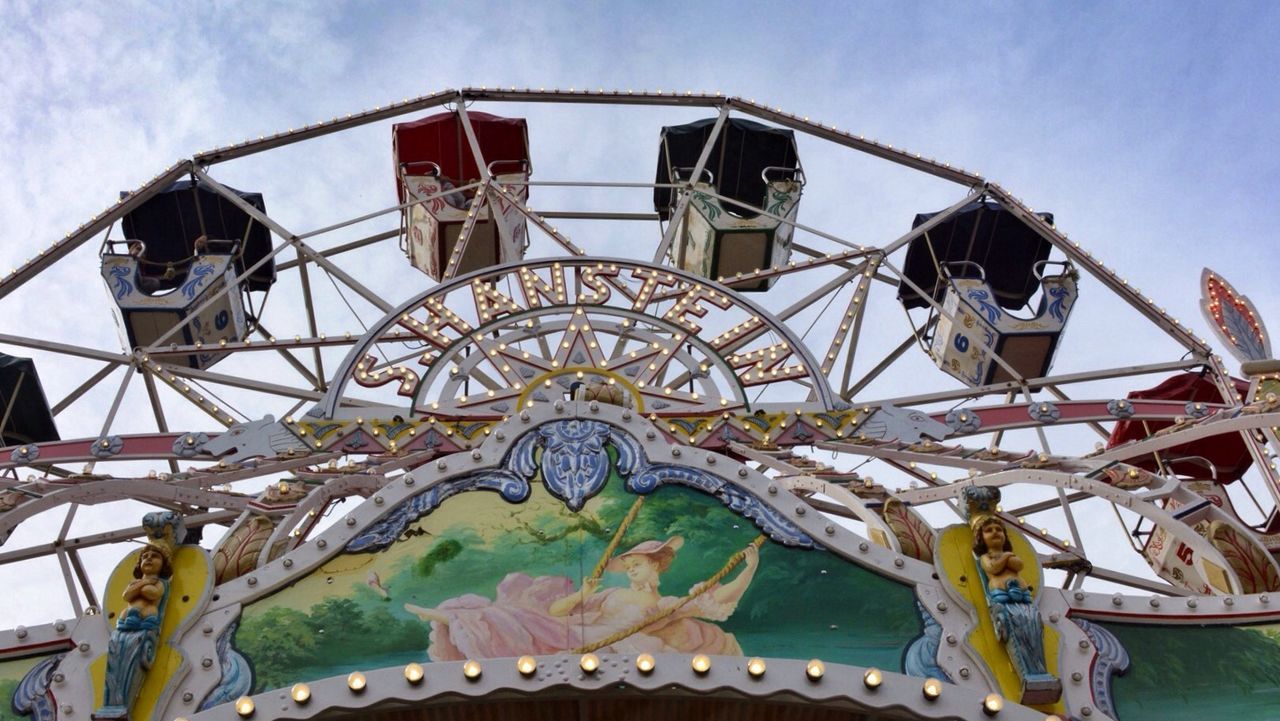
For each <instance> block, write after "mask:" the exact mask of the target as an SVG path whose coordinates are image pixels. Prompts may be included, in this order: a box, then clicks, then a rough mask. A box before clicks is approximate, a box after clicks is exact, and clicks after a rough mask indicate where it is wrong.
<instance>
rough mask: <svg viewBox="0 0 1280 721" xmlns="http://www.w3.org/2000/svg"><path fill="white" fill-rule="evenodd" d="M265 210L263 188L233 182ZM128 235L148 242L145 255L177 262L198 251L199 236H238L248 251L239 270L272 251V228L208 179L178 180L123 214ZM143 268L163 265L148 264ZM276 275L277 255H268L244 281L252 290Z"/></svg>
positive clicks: (239, 260) (244, 196)
mask: <svg viewBox="0 0 1280 721" xmlns="http://www.w3.org/2000/svg"><path fill="white" fill-rule="evenodd" d="M228 190H231V191H232V192H233V193H235V194H236V195H238V196H240V197H241V198H242V199H244V200H245V201H246V202H248V203H249V204H250V205H252V206H253V207H255V208H257V209H258V210H260V211H262V212H264V213H265V212H266V204H265V202H264V201H263V199H262V194H261V193H248V192H242V191H239V190H236V189H234V188H228ZM123 226H124V234H125V237H126V238H129V239H137V240H141V241H142V242H143V243H145V244H146V246H147V252H146V255H145V259H146V260H148V261H151V262H152V263H176V262H178V261H181V260H185V259H187V258H190V257H191V256H192V255H194V254H195V242H196V239H197V238H199V237H200V236H202V235H203V236H205V237H206V238H208V239H209V240H239V241H241V247H242V248H243V252H242V253H241V255H240V257H238V258H237V259H236V271H237V272H243V271H244V269H245V268H248V267H249V266H251V265H253V264H254V263H257V262H258V261H259V260H261V259H262V257H263V256H265V255H267V254H269V253H270V252H271V232H270V231H269V230H268V229H267V227H266V226H264V225H262V224H261V223H255V222H252V221H251V218H250V217H249V215H248V214H247V213H245V212H244V211H243V210H241V209H239V208H237V207H236V206H235V205H234V204H232V202H231V201H230V200H227V199H226V198H224V197H222V196H221V195H218V194H217V193H216V192H214V191H213V188H211V187H209V186H208V185H207V184H205V183H197V182H194V181H191V180H179V181H177V182H176V183H174V184H173V185H170V186H169V187H168V188H165V189H164V190H162V191H160V192H159V193H157V194H156V195H155V196H153V197H152V198H151V199H150V200H148V201H147V202H145V203H143V204H142V205H141V206H139V207H138V208H136V209H135V210H134V211H133V212H131V213H129V214H128V215H126V216H124V221H123ZM143 269H144V272H153V273H157V274H158V273H159V272H160V270H162V269H161V268H158V267H155V266H150V267H149V266H145V265H144V266H143ZM275 279H276V267H275V260H274V259H273V260H269V261H267V262H266V263H265V264H264V265H263V266H262V267H261V268H259V269H257V270H256V271H254V272H253V274H252V275H250V276H249V277H248V278H246V279H245V281H244V286H245V287H246V289H247V290H267V289H268V288H270V287H271V284H272V283H274V282H275Z"/></svg>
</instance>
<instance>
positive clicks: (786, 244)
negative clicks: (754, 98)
mask: <svg viewBox="0 0 1280 721" xmlns="http://www.w3.org/2000/svg"><path fill="white" fill-rule="evenodd" d="M715 127H716V120H714V119H709V120H699V121H697V122H693V123H688V124H686V125H673V126H668V127H664V128H663V129H662V140H661V143H660V145H659V149H658V170H657V174H656V176H655V178H654V182H655V184H656V185H658V186H659V187H656V188H654V191H653V207H654V210H656V211H657V213H658V215H659V217H660V218H662V219H663V220H672V215H673V214H674V212H675V210H676V207H677V206H678V205H679V201H680V198H681V195H680V194H681V193H682V192H686V191H683V190H681V189H679V188H671V187H661V186H664V185H679V184H682V183H688V182H690V180H691V179H692V182H693V189H692V191H687V192H692V196H691V198H690V202H689V203H688V206H687V210H686V211H685V214H684V216H683V217H681V218H677V219H675V221H676V222H679V223H680V224H681V227H680V229H679V231H678V232H677V235H676V239H675V241H674V243H673V245H672V248H671V249H670V251H669V252H670V254H671V257H672V259H673V260H674V262H675V264H676V265H677V266H679V267H680V268H683V269H685V270H688V271H691V272H694V273H698V274H700V275H703V276H705V277H708V278H712V279H722V280H724V282H726V283H728V284H730V285H731V286H732V287H733V288H734V289H735V290H740V291H742V290H746V291H752V290H768V289H769V288H770V287H772V285H773V282H774V280H775V278H776V277H775V276H770V277H767V278H762V279H759V280H757V281H754V282H751V281H748V282H743V283H738V284H734V283H733V278H734V277H736V276H739V275H742V274H745V273H751V272H753V271H756V270H759V269H763V268H769V267H771V266H779V265H782V264H785V263H786V262H787V261H788V260H789V259H790V257H791V235H792V231H793V227H794V226H793V223H794V222H795V217H796V211H797V209H798V206H799V202H800V193H801V190H802V189H803V187H804V172H803V170H802V169H801V167H800V158H799V154H798V153H797V151H796V142H795V135H794V133H792V132H791V131H790V130H783V129H780V128H771V127H769V126H767V125H762V124H760V123H756V122H752V121H750V120H741V119H738V118H728V119H726V120H725V122H724V125H723V126H722V127H721V129H720V132H719V134H718V135H717V136H716V137H715V138H714V141H713V142H712V147H711V153H710V155H709V156H708V159H707V163H706V165H705V166H704V169H703V171H702V172H701V173H700V174H699V177H697V178H691V176H692V174H693V170H694V168H695V167H697V164H698V158H699V157H700V156H701V155H702V150H703V148H704V147H705V146H706V144H707V143H708V142H709V141H712V140H713V139H712V132H713V131H715ZM712 193H714V195H712ZM716 195H718V196H722V197H723V198H725V199H727V200H723V201H722V200H721V199H719V198H717V197H715V196H716ZM740 204H741V205H740ZM744 206H745V207H744ZM760 210H764V211H765V213H761V212H759V211H760ZM784 221H785V222H784Z"/></svg>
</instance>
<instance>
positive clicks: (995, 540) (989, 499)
mask: <svg viewBox="0 0 1280 721" xmlns="http://www.w3.org/2000/svg"><path fill="white" fill-rule="evenodd" d="M964 498H965V502H966V506H967V510H968V516H969V528H970V530H971V531H972V538H973V556H974V560H975V561H977V565H978V571H979V573H978V575H979V577H980V578H981V579H982V581H983V591H984V592H985V593H986V596H987V608H988V610H989V612H990V614H991V622H992V625H993V626H994V627H995V632H996V638H997V639H998V640H999V641H1000V642H1001V643H1003V644H1004V646H1005V649H1006V650H1007V651H1008V652H1009V658H1010V660H1012V661H1013V666H1014V668H1015V669H1016V670H1017V672H1018V676H1019V678H1020V679H1021V680H1022V688H1023V692H1022V699H1021V700H1022V703H1030V704H1036V703H1051V702H1053V701H1056V700H1058V698H1059V697H1060V696H1061V694H1062V682H1061V681H1059V680H1058V679H1057V677H1055V676H1053V675H1052V674H1050V673H1049V672H1048V669H1047V668H1046V664H1045V657H1044V625H1043V623H1042V622H1041V621H1040V612H1039V610H1038V609H1037V608H1036V599H1035V595H1034V592H1035V589H1033V588H1032V587H1031V586H1029V585H1028V584H1026V583H1025V582H1024V580H1023V577H1022V575H1021V574H1022V571H1023V569H1024V568H1026V564H1027V563H1028V562H1030V563H1033V564H1034V563H1035V559H1034V558H1032V559H1024V558H1021V557H1020V556H1018V554H1017V553H1015V552H1014V550H1013V543H1012V542H1011V541H1010V538H1009V530H1008V529H1007V528H1005V525H1004V522H1003V521H1001V520H1000V517H999V516H998V515H996V513H997V508H998V505H997V504H998V503H999V500H1000V491H999V490H998V489H996V488H991V487H971V488H966V489H965V493H964Z"/></svg>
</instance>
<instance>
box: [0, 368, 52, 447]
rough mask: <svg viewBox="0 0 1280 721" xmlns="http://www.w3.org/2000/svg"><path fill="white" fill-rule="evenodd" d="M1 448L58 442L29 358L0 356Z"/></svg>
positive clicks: (46, 403) (50, 415) (38, 381)
mask: <svg viewBox="0 0 1280 721" xmlns="http://www.w3.org/2000/svg"><path fill="white" fill-rule="evenodd" d="M0 419H3V422H4V424H3V426H0V446H13V445H18V444H21V443H43V442H44V441H56V440H58V428H57V426H55V425H54V423H53V414H52V413H50V411H49V402H48V401H47V400H45V397H44V387H43V386H42V385H41V384H40V376H39V375H38V374H37V373H36V364H35V363H34V362H32V360H31V359H30V358H15V357H14V356H11V355H5V354H4V353H0Z"/></svg>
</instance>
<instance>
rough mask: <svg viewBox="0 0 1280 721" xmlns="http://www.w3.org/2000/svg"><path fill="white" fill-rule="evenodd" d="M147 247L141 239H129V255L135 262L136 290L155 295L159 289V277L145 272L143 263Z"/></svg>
mask: <svg viewBox="0 0 1280 721" xmlns="http://www.w3.org/2000/svg"><path fill="white" fill-rule="evenodd" d="M146 252H147V247H146V245H145V244H143V242H142V241H141V240H131V241H129V256H130V257H132V258H133V259H134V260H135V261H136V263H137V267H138V270H137V273H136V274H135V278H136V280H137V281H138V290H140V291H142V292H143V293H146V294H147V295H155V294H156V293H157V292H159V291H160V290H161V279H160V277H159V276H156V275H149V274H147V273H146V272H145V270H146V269H145V266H144V265H143V264H144V263H146V262H147V260H146Z"/></svg>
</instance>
